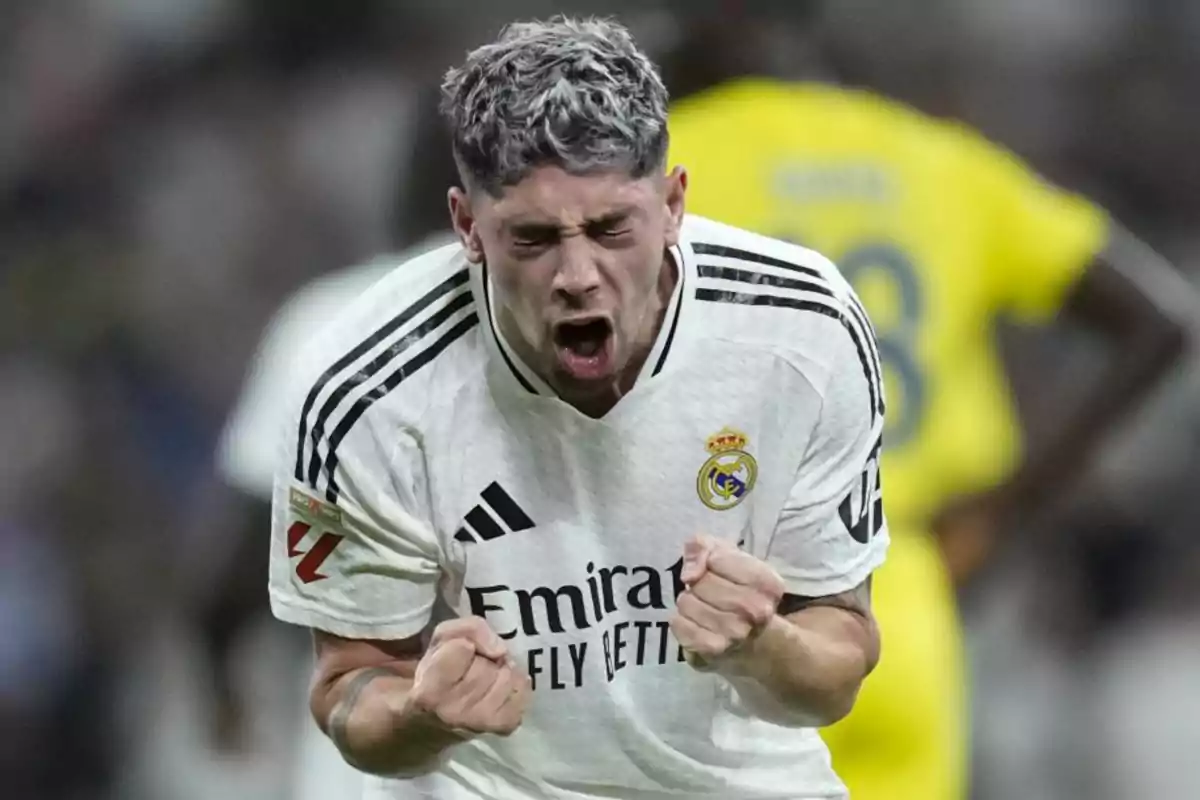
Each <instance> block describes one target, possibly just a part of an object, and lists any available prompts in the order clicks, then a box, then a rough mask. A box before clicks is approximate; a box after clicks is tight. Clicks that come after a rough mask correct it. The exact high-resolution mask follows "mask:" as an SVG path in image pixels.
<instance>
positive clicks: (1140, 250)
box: [934, 229, 1200, 583]
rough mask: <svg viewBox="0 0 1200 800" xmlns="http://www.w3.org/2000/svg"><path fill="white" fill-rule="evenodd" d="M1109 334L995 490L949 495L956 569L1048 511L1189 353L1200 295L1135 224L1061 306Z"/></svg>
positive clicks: (949, 544) (943, 529) (1115, 237)
mask: <svg viewBox="0 0 1200 800" xmlns="http://www.w3.org/2000/svg"><path fill="white" fill-rule="evenodd" d="M1060 317H1061V319H1062V320H1063V321H1064V322H1068V323H1071V324H1076V325H1079V326H1081V327H1083V328H1085V329H1087V330H1089V331H1090V332H1092V333H1094V334H1096V335H1097V336H1098V337H1099V338H1101V339H1102V341H1104V342H1105V345H1106V349H1107V355H1108V358H1107V366H1106V368H1105V369H1104V370H1103V371H1102V372H1101V374H1100V375H1098V376H1097V377H1096V379H1095V382H1094V383H1093V384H1092V385H1091V386H1089V387H1088V388H1087V390H1086V391H1084V392H1082V393H1081V394H1082V396H1083V399H1082V400H1081V401H1080V402H1078V403H1077V404H1076V405H1075V407H1074V408H1072V409H1069V410H1068V411H1066V413H1063V414H1062V418H1063V419H1062V423H1061V424H1060V425H1059V426H1057V427H1056V428H1055V429H1054V430H1053V431H1051V432H1050V433H1049V434H1048V435H1046V436H1042V437H1040V439H1039V441H1037V442H1031V443H1030V445H1029V448H1028V452H1027V453H1026V456H1025V458H1024V460H1023V461H1022V463H1021V464H1020V466H1019V467H1018V468H1017V470H1016V471H1015V472H1014V473H1013V475H1012V476H1011V477H1010V479H1009V480H1008V481H1007V482H1005V483H1004V484H1003V485H1002V486H1000V487H999V488H997V489H996V490H995V491H993V492H989V493H986V494H983V495H978V496H972V497H968V498H964V499H962V500H960V501H958V502H955V503H952V504H951V505H950V506H949V507H947V508H946V509H945V510H944V511H943V512H942V513H941V514H940V515H939V517H938V518H937V519H936V520H935V522H934V531H935V533H936V534H937V535H938V537H939V539H940V540H941V542H942V545H943V549H944V551H945V553H946V556H947V561H948V563H949V565H950V569H951V572H952V574H953V575H954V577H955V579H956V580H957V581H958V582H959V583H961V582H964V581H965V580H967V579H968V578H969V577H970V576H971V575H972V574H974V572H975V571H976V570H977V569H978V568H979V567H980V566H982V564H983V563H984V561H985V560H986V559H987V557H988V556H989V555H990V553H991V551H992V549H993V547H994V546H995V544H996V538H997V537H996V534H997V532H998V529H999V528H1001V527H1002V526H1007V525H1009V524H1011V522H1012V521H1013V519H1014V518H1015V517H1016V516H1017V515H1018V514H1019V515H1020V516H1021V518H1022V519H1025V520H1029V519H1040V518H1044V517H1045V516H1046V515H1047V514H1048V513H1050V512H1051V511H1052V510H1053V504H1054V501H1055V499H1056V498H1059V497H1062V496H1063V495H1065V494H1066V493H1067V492H1069V491H1070V490H1071V489H1072V488H1074V487H1075V485H1076V484H1077V482H1078V481H1079V479H1080V478H1081V477H1082V475H1083V473H1084V472H1085V470H1086V469H1087V467H1088V466H1089V465H1090V464H1091V463H1093V461H1094V459H1095V457H1096V456H1097V454H1098V453H1099V451H1100V449H1101V447H1102V446H1103V445H1104V444H1105V442H1106V441H1107V439H1108V436H1109V435H1110V434H1111V433H1112V432H1113V431H1114V430H1116V429H1117V428H1118V427H1119V425H1120V424H1121V423H1123V422H1124V421H1125V420H1126V419H1127V418H1128V417H1129V415H1130V414H1131V413H1132V412H1133V411H1134V410H1136V409H1137V408H1138V407H1139V406H1140V405H1141V404H1142V403H1143V402H1144V401H1145V400H1146V398H1147V397H1148V396H1149V394H1150V392H1151V391H1152V390H1153V389H1154V388H1155V387H1156V386H1157V385H1158V384H1159V382H1160V381H1161V380H1162V379H1163V378H1164V377H1165V376H1166V375H1167V374H1168V373H1169V372H1170V370H1171V369H1172V367H1173V366H1174V365H1175V364H1176V363H1177V362H1178V361H1179V359H1180V357H1181V356H1182V354H1183V352H1184V349H1185V345H1186V343H1187V341H1188V338H1189V330H1188V329H1189V325H1191V324H1192V323H1191V322H1190V321H1192V320H1196V319H1200V305H1197V303H1196V301H1195V299H1194V293H1193V291H1192V289H1191V287H1190V286H1189V285H1188V284H1187V283H1186V281H1185V280H1184V279H1183V278H1182V276H1180V275H1179V274H1178V272H1176V270H1175V269H1174V268H1173V267H1172V266H1171V265H1170V264H1169V263H1167V262H1166V261H1165V260H1163V259H1162V258H1161V257H1159V256H1158V255H1157V254H1155V253H1154V252H1153V251H1152V250H1150V248H1148V247H1146V246H1145V245H1144V244H1142V243H1141V242H1139V241H1138V240H1137V239H1136V238H1134V237H1133V236H1132V235H1131V234H1129V233H1128V232H1126V231H1124V230H1121V229H1114V231H1113V233H1112V235H1111V237H1110V240H1109V243H1108V246H1107V247H1106V248H1105V250H1104V251H1103V252H1101V253H1100V254H1098V255H1097V256H1096V258H1095V259H1094V260H1093V261H1092V263H1091V265H1090V266H1089V267H1088V268H1087V270H1086V271H1085V272H1084V274H1083V275H1082V277H1081V278H1080V279H1079V281H1078V282H1077V284H1076V285H1075V286H1074V287H1073V289H1072V291H1071V293H1070V295H1069V296H1068V298H1067V301H1066V303H1065V305H1064V307H1063V309H1062V312H1061V313H1060Z"/></svg>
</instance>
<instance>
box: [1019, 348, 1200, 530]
mask: <svg viewBox="0 0 1200 800" xmlns="http://www.w3.org/2000/svg"><path fill="white" fill-rule="evenodd" d="M1184 343H1185V337H1184V334H1183V331H1182V330H1181V329H1180V328H1178V327H1173V326H1164V327H1161V328H1157V329H1153V330H1149V331H1144V332H1142V334H1141V335H1140V336H1139V337H1138V338H1137V339H1132V340H1126V341H1124V342H1122V343H1121V347H1120V349H1119V350H1118V351H1117V353H1116V354H1115V355H1116V358H1115V359H1114V360H1113V361H1111V362H1110V363H1109V364H1108V366H1107V367H1106V368H1105V369H1104V370H1103V371H1102V372H1101V374H1100V375H1099V376H1097V378H1096V380H1095V382H1094V384H1092V386H1091V387H1089V390H1088V391H1086V392H1083V393H1081V394H1082V397H1083V399H1082V400H1081V401H1080V402H1078V403H1077V404H1076V405H1075V406H1074V408H1073V409H1072V410H1071V412H1070V413H1068V414H1064V417H1065V419H1064V420H1063V422H1062V424H1060V425H1058V426H1057V427H1056V428H1055V429H1054V430H1052V431H1050V432H1048V433H1047V434H1046V435H1045V436H1042V437H1039V440H1038V442H1037V443H1035V444H1032V445H1031V446H1030V448H1029V450H1028V452H1027V454H1026V457H1025V459H1024V460H1023V461H1022V463H1021V465H1020V466H1019V467H1018V469H1017V470H1016V471H1015V472H1014V473H1013V475H1012V477H1011V478H1010V479H1009V481H1008V482H1007V483H1006V484H1005V486H1004V487H1003V488H1002V489H1001V499H1002V500H1003V502H1004V504H1005V506H1006V507H1008V508H1010V509H1021V510H1023V512H1024V513H1026V514H1031V515H1037V514H1039V513H1040V512H1042V511H1043V510H1044V509H1045V508H1046V507H1047V506H1048V505H1049V504H1050V502H1051V501H1052V500H1053V499H1054V497H1056V496H1058V495H1060V494H1061V493H1062V491H1063V490H1064V488H1068V487H1070V486H1072V485H1073V484H1074V482H1075V481H1076V480H1077V479H1078V478H1080V477H1081V473H1082V472H1083V470H1084V469H1085V468H1086V467H1087V465H1088V464H1089V463H1091V462H1092V460H1093V457H1094V456H1095V455H1097V453H1098V451H1099V450H1100V448H1101V447H1102V446H1103V444H1104V442H1105V441H1106V439H1107V436H1106V434H1107V433H1108V432H1110V431H1111V430H1113V428H1114V427H1116V426H1117V425H1119V424H1120V423H1122V422H1123V421H1124V420H1125V419H1126V418H1127V417H1128V416H1129V415H1130V413H1131V412H1132V411H1134V410H1135V409H1136V408H1138V407H1139V405H1141V403H1142V402H1143V401H1144V400H1145V398H1146V396H1147V395H1148V394H1149V393H1150V391H1151V390H1153V389H1154V388H1155V387H1156V386H1157V385H1158V384H1159V382H1160V380H1161V379H1162V378H1163V377H1165V375H1166V374H1167V373H1168V372H1169V370H1170V367H1171V365H1172V364H1173V363H1174V362H1175V361H1176V359H1177V358H1178V357H1179V355H1180V353H1181V351H1182V350H1183V347H1184Z"/></svg>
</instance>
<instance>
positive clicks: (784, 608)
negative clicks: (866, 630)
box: [776, 576, 871, 618]
mask: <svg viewBox="0 0 1200 800" xmlns="http://www.w3.org/2000/svg"><path fill="white" fill-rule="evenodd" d="M815 606H827V607H829V608H840V609H842V610H843V611H849V612H851V613H852V614H857V615H859V616H860V617H863V618H868V617H870V615H871V578H870V577H869V576H868V577H867V579H866V580H865V581H863V582H862V583H860V584H859V585H858V586H855V587H854V588H853V589H850V590H849V591H846V592H839V593H838V594H831V595H825V596H824V597H805V596H803V595H798V594H785V595H784V596H783V599H782V600H780V601H779V608H778V609H777V612H776V613H778V614H779V615H780V616H784V617H786V616H787V615H788V614H794V613H796V612H797V611H803V610H804V609H806V608H813V607H815Z"/></svg>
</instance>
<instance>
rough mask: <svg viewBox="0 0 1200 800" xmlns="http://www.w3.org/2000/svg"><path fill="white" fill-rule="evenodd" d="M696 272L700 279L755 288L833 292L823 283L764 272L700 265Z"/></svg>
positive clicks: (831, 293)
mask: <svg viewBox="0 0 1200 800" xmlns="http://www.w3.org/2000/svg"><path fill="white" fill-rule="evenodd" d="M696 271H697V272H698V273H699V274H700V277H702V278H717V279H720V280H723V281H736V282H738V283H749V284H753V285H755V286H772V287H774V288H776V289H794V290H795V291H798V292H812V293H813V294H820V295H824V296H826V297H833V292H832V291H831V290H830V288H829V285H828V284H826V283H824V282H820V283H817V282H813V281H805V280H799V279H797V278H784V277H782V276H779V275H768V274H766V273H765V272H753V271H751V270H748V269H737V268H736V267H718V266H713V265H710V264H701V265H700V266H699V267H697V268H696Z"/></svg>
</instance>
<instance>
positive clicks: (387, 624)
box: [270, 590, 433, 641]
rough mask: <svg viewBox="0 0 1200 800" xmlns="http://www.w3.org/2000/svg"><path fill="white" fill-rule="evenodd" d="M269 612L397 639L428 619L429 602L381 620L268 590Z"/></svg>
mask: <svg viewBox="0 0 1200 800" xmlns="http://www.w3.org/2000/svg"><path fill="white" fill-rule="evenodd" d="M270 597H271V613H273V614H274V615H275V618H276V619H278V620H280V621H281V622H287V623H290V624H292V625H301V626H303V627H306V628H316V629H317V630H320V631H324V632H326V633H332V634H333V635H334V636H341V637H342V638H345V639H374V640H393V641H394V640H399V639H409V638H411V637H413V636H416V635H417V634H418V633H420V632H421V631H422V630H424V629H425V626H426V625H427V624H428V622H429V618H430V615H431V614H432V613H433V602H432V601H430V602H429V603H428V604H426V605H424V606H422V607H420V608H417V609H414V610H412V611H410V612H408V613H406V614H403V615H400V616H397V617H392V618H390V619H382V620H362V619H349V618H347V617H344V616H341V615H339V614H335V613H331V612H330V611H329V610H328V609H323V608H319V607H317V606H315V605H312V604H310V603H305V602H302V601H299V600H297V599H296V598H294V597H288V596H286V595H283V594H280V593H279V592H276V591H275V590H271V592H270Z"/></svg>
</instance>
